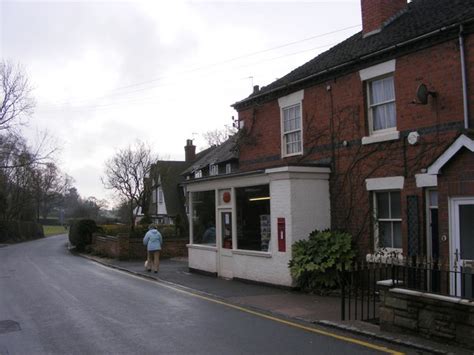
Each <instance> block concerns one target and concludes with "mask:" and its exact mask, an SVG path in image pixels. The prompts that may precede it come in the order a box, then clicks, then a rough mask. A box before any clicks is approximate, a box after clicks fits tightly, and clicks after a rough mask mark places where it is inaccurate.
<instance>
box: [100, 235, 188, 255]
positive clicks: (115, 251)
mask: <svg viewBox="0 0 474 355" xmlns="http://www.w3.org/2000/svg"><path fill="white" fill-rule="evenodd" d="M187 243H188V240H187V239H167V240H166V241H165V242H164V243H163V249H162V251H161V257H163V258H174V257H183V256H184V257H186V256H188V249H187V248H186V244H187ZM92 249H93V251H94V252H95V253H98V254H100V255H104V256H108V257H111V258H115V259H124V260H127V259H143V260H145V259H146V255H147V252H146V247H145V246H144V245H143V239H142V238H128V236H125V235H122V236H118V237H114V236H104V235H95V236H93V239H92Z"/></svg>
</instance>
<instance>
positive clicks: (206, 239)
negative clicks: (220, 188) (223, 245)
mask: <svg viewBox="0 0 474 355" xmlns="http://www.w3.org/2000/svg"><path fill="white" fill-rule="evenodd" d="M191 194H192V220H193V225H192V228H193V244H206V245H213V246H215V245H216V198H215V191H214V190H212V191H199V192H192V193H191Z"/></svg>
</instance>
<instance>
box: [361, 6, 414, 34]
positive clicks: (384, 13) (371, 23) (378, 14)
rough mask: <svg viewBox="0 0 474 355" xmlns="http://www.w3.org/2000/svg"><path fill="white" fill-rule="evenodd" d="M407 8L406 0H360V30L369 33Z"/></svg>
mask: <svg viewBox="0 0 474 355" xmlns="http://www.w3.org/2000/svg"><path fill="white" fill-rule="evenodd" d="M406 6H407V0H361V8H362V28H363V32H364V33H369V32H372V31H374V30H377V29H379V28H380V27H382V24H383V23H384V22H385V21H387V20H388V19H389V18H390V17H392V16H393V15H395V14H396V13H397V12H399V11H400V10H402V9H403V8H405V7H406Z"/></svg>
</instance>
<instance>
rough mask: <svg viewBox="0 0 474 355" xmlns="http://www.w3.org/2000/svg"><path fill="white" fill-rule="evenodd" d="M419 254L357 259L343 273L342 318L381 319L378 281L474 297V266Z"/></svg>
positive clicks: (432, 291) (437, 292)
mask: <svg viewBox="0 0 474 355" xmlns="http://www.w3.org/2000/svg"><path fill="white" fill-rule="evenodd" d="M459 264H460V263H455V264H454V266H453V265H450V264H447V263H443V262H442V261H441V260H427V259H422V258H419V257H416V258H405V259H404V260H401V259H399V258H393V259H386V260H384V262H371V263H367V262H358V263H354V264H352V265H350V266H346V267H344V268H343V270H342V271H341V272H340V276H339V282H340V287H341V319H342V320H363V321H371V322H377V321H378V308H379V307H378V306H379V303H380V299H379V288H378V285H377V282H378V281H382V280H391V281H392V285H396V287H399V288H406V289H410V290H414V291H420V292H424V293H433V294H438V295H442V296H449V297H456V298H462V299H467V300H474V268H471V267H466V266H463V265H459Z"/></svg>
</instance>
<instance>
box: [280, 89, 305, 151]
mask: <svg viewBox="0 0 474 355" xmlns="http://www.w3.org/2000/svg"><path fill="white" fill-rule="evenodd" d="M303 98H304V90H300V91H297V92H294V93H292V94H290V95H287V96H284V97H280V98H279V99H278V105H279V106H280V131H281V137H280V139H281V156H282V158H286V157H291V156H296V155H302V154H303V151H304V140H303V136H304V135H303ZM295 106H299V108H300V117H299V119H300V128H299V129H295V130H292V131H287V132H285V125H284V118H285V115H284V112H285V110H287V109H290V108H292V107H295ZM297 132H300V135H301V143H300V150H299V151H298V152H295V153H289V154H288V153H287V150H286V149H287V147H286V136H287V135H289V134H291V133H297Z"/></svg>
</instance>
